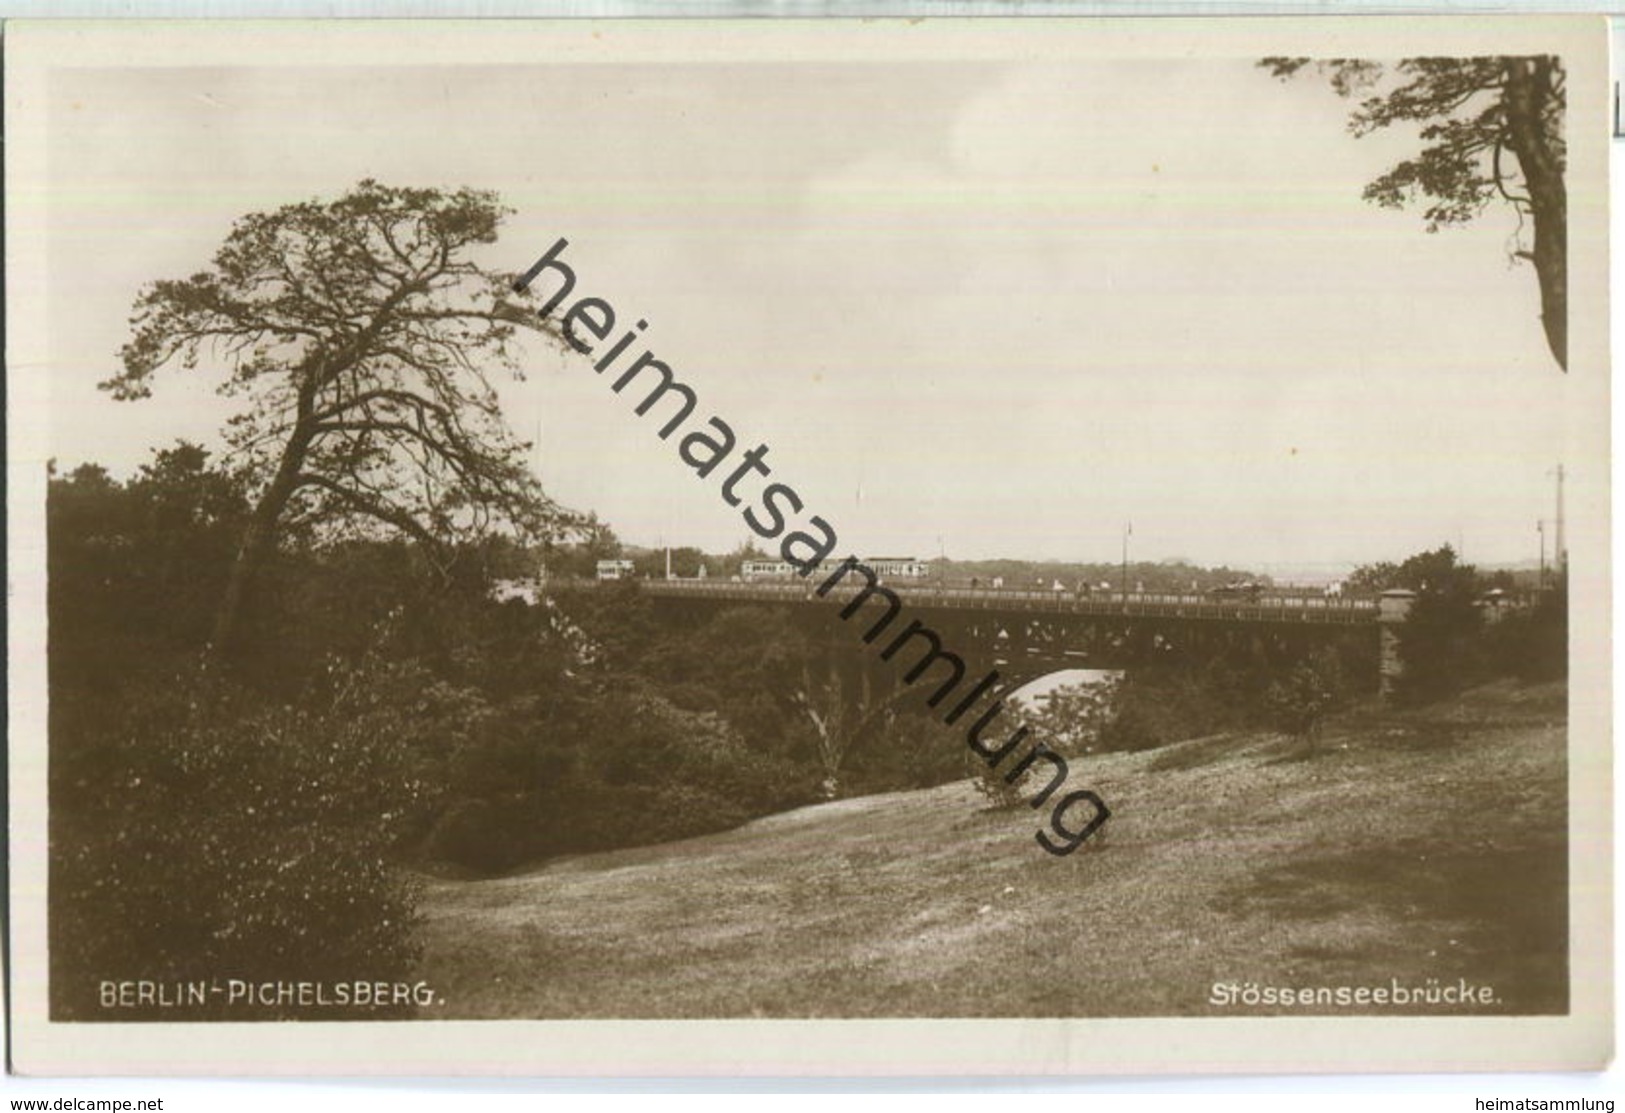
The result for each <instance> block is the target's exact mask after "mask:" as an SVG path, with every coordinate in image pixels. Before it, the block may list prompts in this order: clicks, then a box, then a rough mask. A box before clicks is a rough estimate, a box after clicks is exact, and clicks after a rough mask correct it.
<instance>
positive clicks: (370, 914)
mask: <svg viewBox="0 0 1625 1113" xmlns="http://www.w3.org/2000/svg"><path fill="white" fill-rule="evenodd" d="M168 679H169V683H167V684H164V685H161V686H160V685H154V684H152V683H151V678H149V677H142V678H140V679H139V680H138V681H136V682H135V683H132V684H130V685H128V686H127V687H126V688H125V690H124V691H123V692H122V693H120V695H119V696H118V697H116V698H117V701H118V706H117V711H118V718H119V720H120V721H121V724H122V725H121V727H120V728H119V729H117V730H115V731H111V732H109V733H107V734H105V735H86V734H83V733H79V732H77V731H75V730H74V726H75V723H74V721H73V720H72V719H71V718H68V719H65V720H63V721H61V722H60V724H59V725H60V726H61V727H62V729H60V730H55V729H54V730H53V784H52V832H51V834H52V850H53V855H52V877H51V886H50V914H51V932H52V983H51V991H52V1011H53V1015H54V1016H55V1017H56V1018H57V1019H105V1013H103V1012H102V1011H101V1010H100V1008H99V1004H98V1002H97V996H96V995H97V986H98V982H99V981H100V980H101V979H110V980H135V979H151V980H157V981H193V980H210V979H214V980H220V981H224V980H225V979H228V978H240V979H246V980H254V979H260V980H277V981H290V980H295V981H298V980H304V981H329V982H334V981H349V980H356V979H362V980H367V981H377V980H399V979H403V978H409V977H410V975H411V974H412V971H413V968H414V965H415V963H416V960H417V949H416V945H415V943H414V940H413V930H414V912H413V889H412V886H411V884H410V883H409V882H408V881H407V880H406V879H405V878H403V876H402V875H401V874H400V873H399V871H397V870H396V869H395V868H394V867H393V866H392V864H391V862H390V860H389V857H388V851H389V847H390V844H391V841H392V836H393V833H394V830H395V828H396V826H397V824H398V822H399V821H400V819H401V818H403V809H402V806H401V801H402V800H405V799H409V798H410V796H411V793H412V789H411V785H410V783H409V782H410V778H409V777H406V776H403V775H402V771H403V765H404V764H405V763H403V762H402V761H401V753H400V744H399V732H398V731H397V730H396V729H394V728H395V727H396V726H397V725H398V724H392V723H389V722H386V721H382V720H378V719H374V720H372V721H367V720H365V719H354V718H351V719H346V718H344V717H342V716H338V715H334V714H332V713H330V712H329V713H322V712H319V711H313V710H309V709H306V708H302V707H295V706H286V705H270V704H265V703H263V702H261V701H259V700H257V698H256V697H254V696H253V695H252V694H251V693H249V692H246V691H245V690H243V689H241V688H238V687H236V686H234V685H231V684H228V683H223V682H220V681H216V680H214V679H212V678H210V677H209V676H208V675H207V674H206V673H204V672H202V671H201V670H185V671H179V672H177V673H176V674H174V675H172V676H171V677H170V678H168ZM55 725H57V724H54V726H55ZM405 1008H406V1007H405V1006H402V1007H392V1008H387V1009H357V1010H352V1011H351V1013H350V1015H357V1016H361V1015H364V1016H369V1017H379V1016H386V1015H391V1014H392V1013H399V1012H402V1011H404V1009H405ZM121 1015H138V1014H134V1013H122V1014H121ZM154 1015H156V1014H154ZM162 1015H163V1017H164V1019H202V1018H215V1017H220V1018H224V1017H230V1018H232V1019H264V1018H269V1017H282V1016H286V1017H292V1016H298V1015H306V1016H319V1017H320V1018H322V1019H333V1018H336V1017H339V1016H342V1015H345V1014H344V1013H343V1012H341V1011H340V1010H336V1009H331V1008H324V1009H321V1010H320V1011H319V1012H316V1011H307V1012H306V1013H304V1014H301V1013H300V1012H299V1010H298V1009H297V1007H295V1006H287V1007H281V1008H265V1009H258V1008H256V1009H255V1010H254V1011H253V1012H252V1014H251V1015H250V1014H245V1013H244V1011H243V1010H242V1008H241V1006H239V1007H238V1008H236V1009H235V1010H232V1009H228V1008H226V1006H225V1005H224V1004H223V1003H222V1002H220V1001H210V1002H209V1003H207V1004H205V1005H201V1006H191V1007H188V1008H182V1009H174V1008H171V1009H165V1010H163V1013H162Z"/></svg>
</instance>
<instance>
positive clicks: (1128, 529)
mask: <svg viewBox="0 0 1625 1113" xmlns="http://www.w3.org/2000/svg"><path fill="white" fill-rule="evenodd" d="M1132 536H1134V523H1133V522H1125V523H1124V524H1123V605H1124V606H1125V607H1126V606H1128V539H1129V538H1130V537H1132Z"/></svg>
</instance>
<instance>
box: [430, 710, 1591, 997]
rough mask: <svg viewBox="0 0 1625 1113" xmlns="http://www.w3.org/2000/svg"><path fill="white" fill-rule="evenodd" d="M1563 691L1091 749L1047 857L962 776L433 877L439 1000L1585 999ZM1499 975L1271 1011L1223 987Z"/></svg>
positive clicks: (433, 967) (1029, 831)
mask: <svg viewBox="0 0 1625 1113" xmlns="http://www.w3.org/2000/svg"><path fill="white" fill-rule="evenodd" d="M1565 740H1566V731H1565V692H1564V689H1563V687H1562V686H1561V685H1547V686H1542V687H1520V686H1516V685H1511V684H1505V685H1496V686H1492V687H1489V688H1484V689H1480V690H1477V691H1475V692H1472V693H1468V694H1467V695H1466V696H1464V697H1462V698H1461V699H1459V700H1458V701H1454V702H1452V703H1449V704H1446V705H1441V706H1437V707H1434V708H1429V709H1427V710H1425V711H1421V712H1390V711H1385V710H1380V709H1377V708H1374V707H1371V708H1365V709H1361V710H1358V711H1355V712H1351V713H1349V714H1347V715H1345V716H1343V717H1342V718H1340V719H1337V720H1334V721H1332V722H1331V723H1329V724H1328V726H1327V728H1326V730H1325V732H1324V734H1323V737H1322V739H1321V743H1320V751H1319V752H1318V753H1317V754H1316V755H1314V756H1309V757H1306V756H1304V755H1303V754H1302V753H1300V752H1299V751H1298V749H1297V747H1296V746H1295V745H1294V744H1292V743H1290V742H1288V741H1287V740H1285V739H1283V738H1281V737H1279V736H1272V735H1265V734H1245V735H1229V736H1215V737H1211V738H1205V739H1199V740H1195V741H1190V742H1185V743H1180V744H1178V745H1174V746H1168V747H1164V748H1162V749H1159V750H1153V751H1149V752H1146V753H1141V754H1117V755H1108V756H1105V757H1102V758H1099V759H1093V760H1091V761H1089V762H1088V763H1085V768H1084V769H1082V770H1080V771H1079V772H1075V774H1074V777H1075V778H1077V777H1080V776H1086V777H1087V778H1088V779H1087V781H1086V782H1085V783H1087V784H1088V785H1089V786H1090V787H1094V788H1095V789H1096V790H1097V791H1099V792H1100V793H1101V795H1102V796H1104V798H1105V799H1106V800H1107V801H1108V802H1109V803H1110V805H1111V807H1112V809H1113V811H1114V813H1115V815H1114V817H1113V819H1112V820H1111V822H1110V823H1109V824H1108V826H1107V831H1108V835H1109V837H1108V839H1107V841H1106V843H1105V845H1104V846H1102V847H1100V848H1099V849H1092V847H1093V841H1091V844H1088V847H1086V849H1084V850H1080V851H1079V852H1077V853H1075V854H1073V855H1072V856H1071V857H1069V858H1063V859H1058V858H1053V857H1051V856H1050V855H1047V854H1045V853H1044V852H1043V851H1042V850H1040V849H1039V847H1038V845H1037V844H1036V843H1035V842H1034V841H1033V832H1034V831H1036V830H1037V829H1038V826H1039V822H1040V820H1039V815H1040V813H1036V812H1033V811H1031V810H1029V809H1027V808H1025V807H1021V808H1018V809H1016V810H1014V811H1001V812H987V811H981V810H979V809H981V808H982V806H983V803H982V801H981V799H980V798H979V797H978V796H977V795H976V794H975V793H974V792H973V791H972V790H971V788H970V787H969V785H968V784H967V783H960V784H953V785H946V786H943V787H940V788H936V789H930V790H926V791H920V792H909V793H894V794H890V795H885V796H873V797H864V798H860V799H853V800H843V801H838V802H836V803H832V804H825V805H819V806H816V807H809V808H803V809H800V810H798V811H794V812H789V813H786V814H783V815H777V816H773V817H770V818H768V819H764V820H760V821H757V822H755V823H751V824H749V825H747V826H745V827H742V828H739V829H737V830H734V831H730V832H727V833H724V834H720V835H713V836H709V837H706V838H699V839H691V840H687V841H684V842H679V843H670V844H666V845H662V846H656V847H648V848H642V849H637V850H627V851H617V852H613V853H607V854H595V855H590V856H584V857H580V858H575V859H570V860H565V861H559V862H555V863H552V864H550V865H548V866H547V867H545V868H543V869H540V870H537V871H535V872H530V873H526V874H523V875H519V876H512V877H507V878H501V879H497V880H489V881H450V880H431V881H429V882H428V891H427V894H426V898H425V910H426V914H427V924H426V927H425V934H424V942H425V948H426V957H425V962H424V976H425V977H426V978H427V979H428V980H429V981H430V982H431V984H432V985H433V986H434V987H435V989H436V990H437V991H438V993H439V995H440V997H441V999H442V1004H441V1005H440V1006H439V1007H437V1008H434V1009H432V1010H429V1011H430V1013H431V1014H432V1015H435V1016H441V1017H448V1018H449V1017H514V1018H518V1017H534V1018H544V1017H727V1016H767V1017H820V1016H1136V1015H1148V1016H1181V1015H1196V1016H1203V1015H1220V1014H1225V1015H1237V1014H1248V1015H1263V1014H1270V1013H1282V1014H1295V1015H1312V1014H1318V1013H1340V1014H1341V1013H1360V1012H1375V1013H1395V1012H1400V1013H1404V1012H1419V1013H1432V1014H1439V1013H1447V1012H1472V1013H1497V1012H1504V1013H1522V1014H1528V1013H1561V1012H1564V1011H1566V1009H1567V960H1566V953H1567V915H1566V899H1567V886H1566V872H1567V870H1566V857H1565V840H1566V826H1567V820H1566V809H1565V797H1566V786H1565V778H1566V773H1565ZM1430 978H1433V979H1437V980H1438V984H1439V985H1450V986H1454V985H1456V983H1457V979H1458V978H1465V979H1466V981H1467V982H1469V983H1470V984H1472V985H1475V986H1482V985H1489V986H1492V987H1493V990H1494V995H1495V1003H1493V1004H1487V1005H1484V1004H1475V1005H1470V1006H1450V1005H1443V1004H1422V1005H1412V1006H1408V1007H1406V1006H1400V1007H1396V1006H1393V1005H1391V1004H1389V1005H1383V1006H1373V1005H1365V1006H1359V1005H1353V1006H1349V1007H1346V1008H1338V1007H1335V1006H1321V1007H1314V1006H1309V1007H1299V1006H1296V1005H1293V1006H1286V1007H1280V1006H1276V1007H1273V1008H1268V1007H1256V1008H1243V1007H1242V1006H1241V1005H1239V1004H1237V1005H1230V1006H1216V1005H1213V1004H1210V1003H1209V995H1210V989H1211V986H1212V985H1213V984H1214V983H1215V982H1224V983H1230V982H1235V983H1240V984H1242V985H1245V984H1246V983H1249V982H1252V983H1258V984H1259V985H1260V986H1262V985H1271V986H1291V987H1316V986H1340V985H1348V986H1361V985H1372V986H1376V985H1382V986H1386V985H1388V984H1389V981H1390V979H1397V980H1398V981H1399V982H1400V984H1402V985H1405V984H1408V985H1412V986H1423V985H1425V984H1426V983H1427V981H1428V979H1430Z"/></svg>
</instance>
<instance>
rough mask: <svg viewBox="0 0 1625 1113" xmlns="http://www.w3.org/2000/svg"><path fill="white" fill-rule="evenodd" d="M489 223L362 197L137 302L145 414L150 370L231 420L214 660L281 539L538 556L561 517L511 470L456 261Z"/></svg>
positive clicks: (488, 288) (380, 189) (284, 213)
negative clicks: (217, 397)
mask: <svg viewBox="0 0 1625 1113" xmlns="http://www.w3.org/2000/svg"><path fill="white" fill-rule="evenodd" d="M508 212H509V210H506V209H504V208H502V207H501V206H500V204H499V203H498V201H497V198H496V195H495V194H493V193H490V192H487V191H481V190H470V189H461V190H457V191H456V192H450V193H448V192H442V191H440V190H433V189H395V188H391V187H388V186H384V185H380V184H379V183H378V182H375V181H372V180H366V181H363V182H361V183H360V184H359V185H358V186H357V187H356V188H355V189H354V190H352V191H351V192H349V193H348V194H346V195H345V196H343V197H340V198H338V199H337V200H334V201H329V202H322V201H307V202H303V203H300V204H295V205H286V206H284V207H282V208H280V209H277V210H276V211H274V212H270V213H252V214H249V215H248V216H245V217H243V218H241V219H240V220H238V221H237V222H236V223H235V224H234V225H233V227H232V229H231V232H230V234H229V235H228V236H227V237H226V240H225V243H224V244H223V245H222V246H221V248H220V249H219V251H218V252H217V253H216V254H215V257H214V260H213V264H212V266H211V267H210V268H209V269H207V270H204V271H201V272H199V273H197V274H194V275H192V276H191V277H190V278H185V279H176V280H164V281H158V282H154V283H152V284H151V285H150V286H148V287H147V288H145V289H144V290H143V291H142V292H141V294H140V296H139V297H138V298H137V300H136V303H135V312H134V316H133V317H132V322H131V323H132V324H133V326H134V329H135V334H134V337H133V338H132V339H131V340H130V341H129V343H127V344H126V345H125V346H124V348H123V351H122V353H121V355H122V358H123V370H122V371H121V372H120V373H119V374H118V375H116V376H114V377H113V378H111V379H109V380H108V381H107V382H104V383H102V384H101V386H102V388H103V389H104V390H108V391H110V392H111V393H112V394H113V396H114V397H116V398H120V399H138V398H145V397H147V396H149V395H150V393H151V389H152V380H153V377H154V375H155V374H156V373H157V372H158V371H159V370H160V369H161V368H163V367H165V366H167V365H173V364H177V363H178V364H179V365H181V366H182V367H184V368H187V369H192V368H195V367H197V365H198V364H199V363H200V362H203V363H206V364H208V365H210V366H211V370H214V371H216V372H217V373H218V374H220V375H221V376H222V382H221V383H220V386H219V388H218V389H219V392H220V393H221V394H224V395H226V396H229V397H236V398H241V399H242V400H243V404H242V406H241V408H240V409H239V411H238V412H237V413H236V415H235V416H234V417H232V418H231V420H230V422H229V426H228V429H227V439H228V441H229V442H230V443H231V445H232V448H233V449H234V456H235V457H237V458H238V459H239V460H240V461H241V462H242V465H243V466H244V467H245V468H246V470H247V473H248V474H249V475H250V476H251V480H252V491H251V493H252V499H253V512H252V515H251V517H250V519H249V522H248V525H247V527H246V528H245V530H244V534H243V538H242V541H241V545H240V548H239V551H238V555H237V558H236V561H235V563H234V565H233V568H232V573H231V576H230V579H229V581H228V583H227V585H226V588H225V590H224V593H223V597H222V600H221V603H220V606H219V608H218V611H217V613H216V617H215V621H214V634H213V638H212V643H213V645H214V647H215V648H216V650H217V651H226V650H229V649H230V648H231V647H232V644H233V642H234V641H235V639H236V637H237V634H238V627H239V623H240V617H241V611H242V607H243V603H244V599H245V597H246V595H247V592H248V589H249V587H250V585H251V584H252V582H253V580H254V578H255V576H256V574H257V573H258V572H259V570H260V569H261V568H262V566H263V565H264V564H265V562H266V560H267V559H268V558H269V556H270V555H271V554H272V553H273V552H274V551H275V549H276V546H277V542H278V538H279V537H280V536H283V535H284V534H286V533H288V532H289V531H292V530H296V529H297V530H301V531H304V532H307V533H308V534H310V535H312V536H316V537H322V536H329V537H331V536H334V535H340V534H345V533H348V534H360V535H363V536H365V535H368V534H371V533H374V532H377V531H379V530H383V531H386V532H398V533H403V534H406V535H408V536H410V537H412V538H415V539H416V540H417V541H419V542H421V543H422V544H423V546H424V548H425V549H426V550H428V551H429V552H430V553H432V554H436V553H439V554H443V553H445V552H447V551H449V547H450V546H451V545H452V544H453V543H455V542H456V541H459V540H468V539H471V538H474V537H478V536H481V535H483V534H486V533H487V532H489V531H492V530H495V529H501V528H506V529H511V530H513V531H515V532H517V533H519V534H521V535H526V536H531V537H538V536H540V537H545V536H548V535H550V534H551V533H552V532H553V531H555V530H556V529H557V528H559V527H560V526H561V525H563V524H566V523H567V522H568V521H569V520H570V516H569V515H568V514H566V513H565V512H564V511H563V510H562V509H561V508H559V507H558V506H556V505H555V504H554V503H552V502H551V501H550V500H549V499H548V498H547V497H546V496H545V495H544V494H543V492H542V489H541V486H540V484H539V483H538V481H537V480H536V478H535V477H534V476H533V475H532V474H531V472H530V471H529V469H528V468H527V467H526V466H525V463H524V460H523V455H524V451H525V448H526V446H524V445H522V444H519V443H517V442H516V441H515V440H514V439H513V438H512V436H511V435H510V434H509V432H508V430H507V428H506V426H505V424H504V423H503V420H502V417H501V413H500V411H499V409H498V405H497V396H496V392H495V390H494V389H493V388H492V385H491V379H490V377H489V375H490V372H491V371H492V370H503V371H508V372H511V373H513V374H514V375H515V376H516V377H518V376H519V368H518V365H517V363H516V362H515V356H514V353H513V351H512V348H511V342H512V341H513V339H514V335H515V329H516V327H518V326H520V325H523V326H524V327H527V328H539V327H540V322H539V320H538V319H537V318H536V317H535V315H533V314H532V315H529V316H526V315H524V314H522V313H521V312H520V311H519V310H518V309H517V308H515V307H514V306H513V305H512V304H511V303H510V302H509V301H508V300H507V299H508V297H509V295H510V291H509V287H508V277H509V276H499V275H495V274H490V273H487V272H486V271H484V270H482V269H481V268H480V267H479V266H477V265H476V264H475V263H474V262H472V261H471V260H470V259H469V258H468V254H469V252H470V250H471V249H473V248H474V247H476V245H480V244H488V243H492V242H494V241H495V239H496V234H497V228H498V226H499V225H500V224H501V222H502V220H503V218H504V217H505V216H506V215H508Z"/></svg>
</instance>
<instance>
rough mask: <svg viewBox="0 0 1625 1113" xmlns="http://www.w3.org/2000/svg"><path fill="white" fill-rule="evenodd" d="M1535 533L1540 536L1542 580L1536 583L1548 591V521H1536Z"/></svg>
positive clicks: (1539, 519)
mask: <svg viewBox="0 0 1625 1113" xmlns="http://www.w3.org/2000/svg"><path fill="white" fill-rule="evenodd" d="M1535 532H1536V533H1538V534H1540V579H1539V580H1538V581H1536V583H1537V585H1538V586H1539V587H1540V589H1541V590H1542V591H1544V590H1546V520H1545V519H1544V518H1537V519H1536V520H1535Z"/></svg>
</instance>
